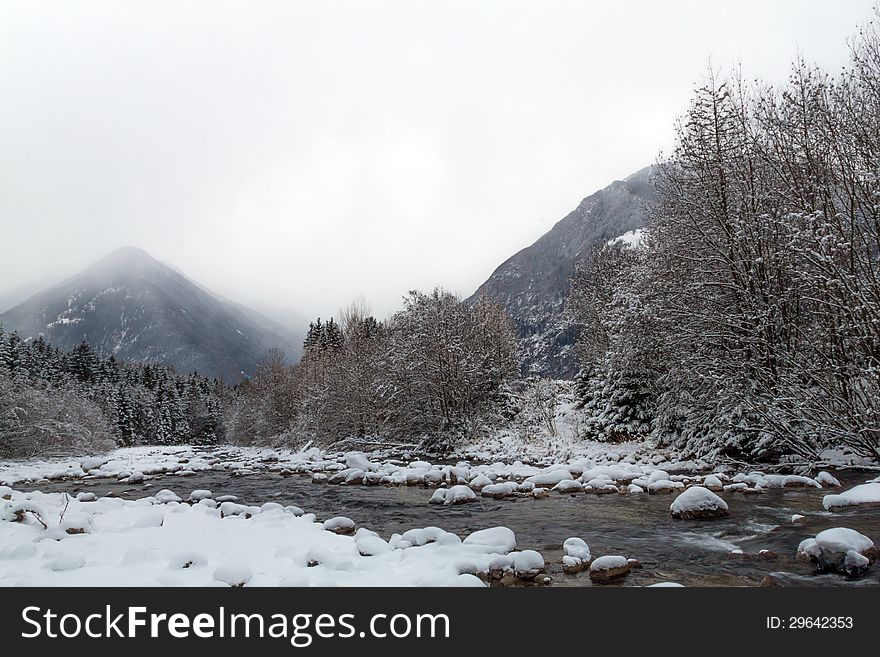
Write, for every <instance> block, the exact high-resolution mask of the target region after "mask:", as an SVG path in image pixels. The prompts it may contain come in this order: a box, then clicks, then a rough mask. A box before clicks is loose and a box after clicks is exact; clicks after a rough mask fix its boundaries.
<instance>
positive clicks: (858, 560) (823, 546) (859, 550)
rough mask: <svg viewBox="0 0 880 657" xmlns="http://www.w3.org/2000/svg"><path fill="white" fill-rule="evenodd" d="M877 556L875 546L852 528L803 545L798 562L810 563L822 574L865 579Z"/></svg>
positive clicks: (825, 533) (833, 531) (828, 532)
mask: <svg viewBox="0 0 880 657" xmlns="http://www.w3.org/2000/svg"><path fill="white" fill-rule="evenodd" d="M876 556H877V550H876V548H875V547H874V542H873V541H872V540H871V539H870V538H868V537H867V536H865V535H864V534H860V533H859V532H857V531H855V530H854V529H849V528H848V527H835V528H833V529H826V530H825V531H823V532H819V533H818V534H816V536H815V537H814V538H808V539H806V540H804V541H801V544H800V545H799V546H798V550H797V558H798V559H800V560H801V561H809V562H812V563H814V564H816V566H817V567H818V569H819V570H820V571H821V572H835V573H839V574H841V575H846V576H847V577H853V578H854V577H861V576H862V575H864V574H866V573H867V572H868V569H869V567H870V564H871V561H872V560H873V559H875V558H876Z"/></svg>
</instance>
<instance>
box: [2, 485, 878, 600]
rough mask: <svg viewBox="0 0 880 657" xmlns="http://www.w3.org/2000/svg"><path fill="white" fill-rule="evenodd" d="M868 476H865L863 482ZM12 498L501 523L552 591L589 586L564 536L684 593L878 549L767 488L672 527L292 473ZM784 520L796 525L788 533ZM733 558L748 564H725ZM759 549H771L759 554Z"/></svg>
mask: <svg viewBox="0 0 880 657" xmlns="http://www.w3.org/2000/svg"><path fill="white" fill-rule="evenodd" d="M835 475H836V476H837V477H838V478H839V479H840V480H841V482H842V483H843V484H844V487H850V486H852V485H855V484H858V483H862V482H863V481H865V479H867V478H868V477H869V475H867V474H866V473H854V472H837V473H835ZM871 476H873V475H871ZM16 488H18V489H20V490H41V491H43V492H60V491H67V492H69V493H74V494H75V493H77V492H80V491H92V492H94V493H96V494H98V495H105V494H107V493H110V492H112V493H113V494H114V495H118V496H120V497H124V498H128V499H135V498H139V497H145V496H147V495H150V494H152V493H155V492H158V491H159V490H161V489H163V488H168V489H170V490H173V491H174V492H176V493H177V494H178V495H180V496H181V497H183V498H185V497H186V496H187V495H188V494H189V492H190V491H192V490H195V489H208V490H210V491H212V492H213V494H214V495H215V496H219V495H235V496H237V497H238V498H239V501H240V502H242V503H245V504H261V503H263V502H269V501H271V502H280V503H282V504H295V505H297V506H299V507H301V508H302V509H304V510H305V511H306V512H313V513H315V514H317V516H318V518H319V519H326V518H328V517H331V516H334V515H344V516H348V517H349V518H351V519H352V520H354V521H355V522H356V523H357V524H358V526H364V527H368V528H369V529H372V530H374V531H377V532H379V534H380V535H382V536H383V537H385V538H388V537H389V536H390V535H391V534H392V533H394V532H403V531H405V530H407V529H412V528H414V527H427V526H431V525H434V526H438V527H442V528H443V529H445V530H447V531H451V532H454V533H456V534H458V535H459V536H462V537H464V536H466V535H467V534H469V533H470V532H472V531H475V530H478V529H484V528H486V527H492V526H496V525H504V526H507V527H509V528H511V529H512V530H513V531H514V532H515V533H516V537H517V543H518V549H534V550H538V551H539V552H540V553H541V554H542V555H543V556H544V559H545V561H546V562H547V572H548V574H550V575H551V576H552V577H553V585H554V586H590V585H591V584H590V579H589V577H588V576H587V574H586V573H579V574H577V575H566V574H564V573H563V572H562V568H561V559H562V554H563V553H562V542H563V541H564V540H565V539H566V538H569V537H571V536H578V537H581V538H583V539H584V540H586V541H587V543H588V544H589V545H590V548H591V550H592V553H593V556H594V557H595V556H601V555H607V554H619V555H622V556H625V557H630V558H635V559H638V560H639V561H640V562H641V565H642V568H641V569H638V570H635V571H633V573H632V574H631V575H630V576H629V577H627V578H626V579H625V580H623V581H622V582H621V584H623V585H628V586H632V585H648V584H654V583H657V582H667V581H669V582H678V583H680V584H684V585H686V586H713V585H714V586H756V585H760V584H761V583H762V582H764V583H765V584H766V583H768V581H769V580H767V579H765V578H767V577H768V576H769V577H770V580H772V581H773V582H774V583H778V584H783V585H801V586H804V585H808V586H829V585H831V586H833V585H838V586H839V585H852V586H864V585H874V586H876V585H878V584H880V567H878V566H877V565H876V564H875V565H874V566H873V568H872V570H871V572H870V573H869V574H868V575H867V576H866V577H863V578H861V579H859V580H847V579H845V578H843V577H840V576H838V575H818V574H816V573H815V571H814V569H813V567H812V566H810V565H809V564H804V563H801V562H800V561H798V560H796V559H795V558H794V555H795V551H796V549H797V546H798V544H799V543H800V541H801V540H803V539H804V538H809V537H811V536H814V535H815V534H816V533H818V532H820V531H822V530H823V529H827V528H829V527H838V526H844V527H851V528H852V529H855V530H857V531H859V532H861V533H863V534H865V535H867V536H868V537H870V538H872V539H873V540H874V541H875V542H880V509H877V508H873V509H870V508H862V509H856V510H852V511H846V512H842V513H840V512H839V513H834V514H831V513H827V512H825V511H824V510H823V509H822V496H823V495H825V494H827V493H828V492H829V491H828V489H822V490H818V489H813V488H806V489H802V488H798V489H773V490H769V491H767V492H765V493H763V494H759V495H755V494H753V495H743V494H742V493H725V494H723V497H724V498H725V500H726V501H727V503H728V505H729V507H730V517H729V518H724V519H718V520H703V521H684V520H673V519H672V518H671V517H670V514H669V504H670V502H671V501H672V499H673V498H674V495H647V494H639V495H592V494H584V493H581V494H576V495H558V494H555V493H554V494H552V495H551V496H550V497H548V498H543V499H532V498H526V497H522V498H512V499H504V500H493V499H488V498H480V499H479V500H478V501H477V502H473V503H469V504H465V505H460V506H445V507H444V506H438V505H431V504H428V500H429V499H430V497H431V493H432V489H430V488H424V487H421V486H400V487H386V486H361V485H356V486H344V485H341V486H333V485H327V484H315V483H312V482H311V480H310V479H309V477H307V476H301V475H293V476H282V475H280V474H276V473H258V474H253V475H247V476H241V477H233V476H230V475H229V474H228V473H226V472H222V471H207V472H203V473H198V474H196V475H194V476H188V477H180V476H176V475H166V476H163V477H157V478H155V479H150V480H148V481H147V482H146V483H145V484H144V485H139V486H132V485H130V484H122V483H117V482H115V481H114V480H110V479H85V480H69V481H62V482H51V483H49V482H43V483H40V484H30V485H24V484H20V485H16ZM793 514H802V515H804V516H805V517H804V518H803V519H802V520H799V521H798V522H797V523H793V522H792V520H791V517H792V515H793ZM737 549H739V550H742V551H743V552H744V553H746V554H745V555H735V554H731V552H732V551H734V550H737ZM761 550H769V551H770V552H769V553H765V555H758V554H757V553H758V552H759V551H761Z"/></svg>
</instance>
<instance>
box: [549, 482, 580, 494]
mask: <svg viewBox="0 0 880 657" xmlns="http://www.w3.org/2000/svg"><path fill="white" fill-rule="evenodd" d="M553 490H554V491H556V492H557V493H580V492H582V491H583V490H584V485H583V484H582V483H580V482H579V481H575V480H574V479H563V480H562V481H560V482H559V483H557V484H556V485H555V486H554V487H553Z"/></svg>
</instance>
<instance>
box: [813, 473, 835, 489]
mask: <svg viewBox="0 0 880 657" xmlns="http://www.w3.org/2000/svg"><path fill="white" fill-rule="evenodd" d="M816 481H818V482H819V483H820V484H822V485H823V486H831V487H832V488H840V482H839V481H838V480H837V479H836V478H835V477H833V476H832V475H831V474H829V473H828V472H825V471H824V470H823V471H822V472H820V473H819V474H817V475H816Z"/></svg>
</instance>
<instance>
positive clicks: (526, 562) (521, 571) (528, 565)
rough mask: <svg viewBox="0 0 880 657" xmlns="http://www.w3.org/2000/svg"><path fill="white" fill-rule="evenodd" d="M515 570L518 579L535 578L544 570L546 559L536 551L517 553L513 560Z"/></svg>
mask: <svg viewBox="0 0 880 657" xmlns="http://www.w3.org/2000/svg"><path fill="white" fill-rule="evenodd" d="M513 570H514V572H515V573H516V576H517V577H520V578H534V577H535V576H536V575H538V574H539V573H540V572H541V571H543V570H544V557H542V556H541V555H540V554H539V553H538V552H535V551H534V550H523V551H522V552H517V553H516V555H515V556H514V558H513Z"/></svg>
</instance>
